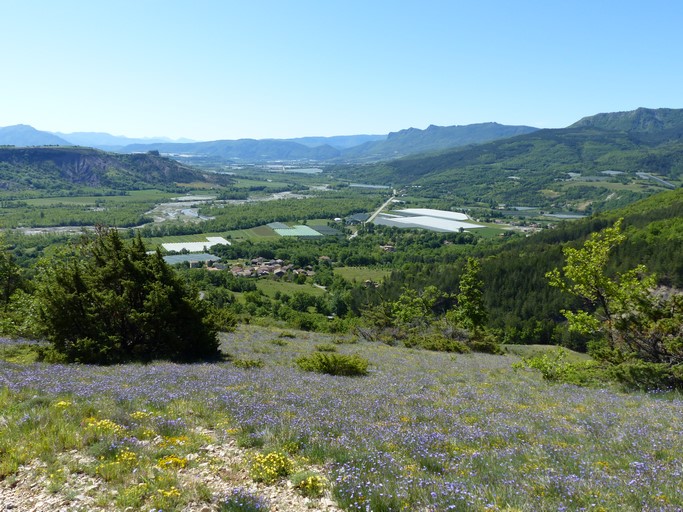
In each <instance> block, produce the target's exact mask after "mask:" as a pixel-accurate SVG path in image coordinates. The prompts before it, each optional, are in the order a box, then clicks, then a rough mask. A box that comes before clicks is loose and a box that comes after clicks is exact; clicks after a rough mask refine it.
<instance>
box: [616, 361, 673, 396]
mask: <svg viewBox="0 0 683 512" xmlns="http://www.w3.org/2000/svg"><path fill="white" fill-rule="evenodd" d="M609 373H610V375H611V376H612V377H613V378H614V379H615V380H617V381H619V382H620V383H622V384H623V385H624V386H625V387H626V388H627V389H639V390H643V391H654V390H662V389H672V388H678V389H680V388H683V379H682V377H683V366H682V365H677V366H670V365H667V364H664V363H650V362H647V361H642V360H640V359H637V360H633V361H626V362H623V363H621V364H617V365H614V366H611V367H610V369H609Z"/></svg>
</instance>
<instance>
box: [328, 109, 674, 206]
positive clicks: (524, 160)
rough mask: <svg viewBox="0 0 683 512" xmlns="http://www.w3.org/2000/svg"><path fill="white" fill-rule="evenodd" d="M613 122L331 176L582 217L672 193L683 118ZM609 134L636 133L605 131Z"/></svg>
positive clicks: (646, 115)
mask: <svg viewBox="0 0 683 512" xmlns="http://www.w3.org/2000/svg"><path fill="white" fill-rule="evenodd" d="M662 112H665V113H666V115H664V114H663V113H662ZM627 114H628V115H627ZM614 116H615V117H613V118H610V117H609V115H606V114H601V115H600V116H595V118H587V119H584V120H582V121H580V122H579V123H577V124H576V125H574V126H572V127H569V128H564V129H556V130H548V129H546V130H538V131H535V132H533V133H529V134H525V135H519V136H516V137H512V138H508V139H503V140H497V141H493V142H488V143H486V144H481V145H478V146H469V147H466V148H458V149H451V150H448V151H443V152H440V153H432V154H427V155H424V154H423V155H414V156H411V157H406V158H401V159H397V160H393V161H390V162H385V163H379V164H367V165H362V166H354V167H349V168H346V169H341V168H339V169H335V172H336V173H338V175H339V176H341V177H344V178H347V179H349V180H354V181H355V180H360V179H362V180H363V181H364V182H369V183H382V184H386V183H392V184H394V185H395V186H405V185H411V186H419V187H420V188H419V189H418V190H416V189H414V188H413V189H411V194H412V193H415V194H418V195H422V196H426V197H438V198H442V199H448V200H452V201H453V204H455V205H466V204H472V203H484V204H491V205H495V204H501V203H504V204H508V205H517V206H541V207H552V208H569V209H577V210H585V211H588V212H590V211H597V210H600V209H606V208H615V207H619V206H623V205H625V204H628V203H630V202H633V201H635V200H637V199H639V198H642V197H646V196H647V195H651V194H653V193H656V192H659V191H662V190H666V189H667V188H674V187H676V186H679V185H680V184H681V183H682V182H683V137H682V135H683V110H666V111H648V110H646V109H640V110H639V111H635V112H632V113H619V114H615V115H614ZM618 120H621V121H619V122H617V121H618ZM610 126H615V127H616V126H620V127H622V128H623V127H627V126H631V127H633V126H635V128H632V129H631V130H630V131H627V130H616V129H607V128H605V127H610ZM656 178H659V179H656Z"/></svg>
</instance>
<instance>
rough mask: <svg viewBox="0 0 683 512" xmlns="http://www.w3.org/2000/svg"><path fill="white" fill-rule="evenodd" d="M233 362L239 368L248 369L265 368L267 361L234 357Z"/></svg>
mask: <svg viewBox="0 0 683 512" xmlns="http://www.w3.org/2000/svg"><path fill="white" fill-rule="evenodd" d="M232 364H234V365H235V366H237V368H243V369H245V370H248V369H250V368H263V367H264V366H265V363H264V362H263V361H261V360H260V359H233V361H232Z"/></svg>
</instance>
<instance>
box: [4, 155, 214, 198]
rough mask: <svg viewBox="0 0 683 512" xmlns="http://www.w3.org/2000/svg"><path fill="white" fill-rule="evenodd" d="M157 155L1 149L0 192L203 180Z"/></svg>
mask: <svg viewBox="0 0 683 512" xmlns="http://www.w3.org/2000/svg"><path fill="white" fill-rule="evenodd" d="M204 179H205V177H204V175H203V174H202V173H200V172H198V171H197V170H195V169H192V168H190V167H187V166H185V165H182V164H179V163H178V162H176V161H174V160H171V159H169V158H164V157H161V156H159V155H158V154H152V153H145V154H133V155H120V154H113V153H106V152H104V151H100V150H97V149H91V148H77V147H35V148H0V189H6V190H7V189H10V190H20V189H49V188H54V187H59V188H65V187H66V188H70V187H73V186H87V187H112V188H120V189H135V188H144V187H149V186H165V185H174V184H175V183H176V182H190V181H196V180H204Z"/></svg>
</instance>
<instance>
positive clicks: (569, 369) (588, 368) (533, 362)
mask: <svg viewBox="0 0 683 512" xmlns="http://www.w3.org/2000/svg"><path fill="white" fill-rule="evenodd" d="M566 358H567V350H565V349H563V348H558V349H557V350H556V351H555V352H554V353H552V354H551V355H549V354H547V353H546V354H542V355H539V356H534V357H527V358H524V359H523V360H522V361H521V362H520V363H515V364H514V365H513V368H515V369H519V368H524V367H527V368H533V369H535V370H538V371H540V372H541V375H542V376H543V378H544V379H545V380H548V381H551V382H565V383H568V384H576V385H580V386H586V385H589V384H593V383H597V382H602V381H604V380H606V377H605V375H604V370H602V369H601V368H600V365H599V364H598V363H596V362H595V361H586V362H575V363H571V362H569V361H567V360H566Z"/></svg>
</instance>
